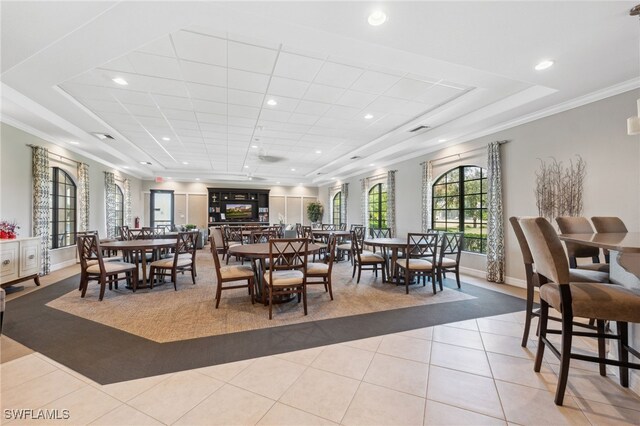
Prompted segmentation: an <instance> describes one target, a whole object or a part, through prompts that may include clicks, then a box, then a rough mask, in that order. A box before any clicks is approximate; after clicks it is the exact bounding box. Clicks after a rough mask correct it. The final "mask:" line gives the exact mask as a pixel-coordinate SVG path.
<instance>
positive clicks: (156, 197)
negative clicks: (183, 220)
mask: <svg viewBox="0 0 640 426" xmlns="http://www.w3.org/2000/svg"><path fill="white" fill-rule="evenodd" d="M173 206H174V199H173V191H169V190H164V189H152V190H151V202H150V203H149V207H150V210H151V211H150V212H149V220H150V222H151V223H150V225H151V227H152V228H156V227H164V228H166V229H167V230H168V231H171V230H173V225H174V223H175V222H174V217H173Z"/></svg>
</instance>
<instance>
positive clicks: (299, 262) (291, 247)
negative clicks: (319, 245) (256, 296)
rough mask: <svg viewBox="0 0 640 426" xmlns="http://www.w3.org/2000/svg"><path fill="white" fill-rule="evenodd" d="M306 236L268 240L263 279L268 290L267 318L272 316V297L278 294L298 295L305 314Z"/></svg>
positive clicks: (307, 241) (307, 243) (307, 244)
mask: <svg viewBox="0 0 640 426" xmlns="http://www.w3.org/2000/svg"><path fill="white" fill-rule="evenodd" d="M308 247H309V240H308V239H306V238H282V239H273V240H270V241H269V270H268V271H266V272H265V273H264V275H263V281H264V283H265V285H266V287H267V289H268V291H269V295H268V297H269V319H272V318H273V298H274V296H278V295H291V294H297V295H298V302H300V299H301V298H302V301H303V306H304V314H305V315H307V290H306V285H305V284H306V279H307V251H308Z"/></svg>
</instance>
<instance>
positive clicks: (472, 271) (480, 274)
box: [460, 266, 527, 288]
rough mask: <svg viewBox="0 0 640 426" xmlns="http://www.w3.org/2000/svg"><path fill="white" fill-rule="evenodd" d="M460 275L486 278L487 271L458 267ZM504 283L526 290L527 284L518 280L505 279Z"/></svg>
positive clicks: (512, 278)
mask: <svg viewBox="0 0 640 426" xmlns="http://www.w3.org/2000/svg"><path fill="white" fill-rule="evenodd" d="M460 273H463V274H466V275H471V276H472V277H476V278H482V279H486V278H487V271H484V270H482V269H472V268H466V267H464V266H460ZM504 283H505V284H507V285H510V286H513V287H519V288H527V282H526V281H525V280H522V279H520V278H514V277H505V280H504Z"/></svg>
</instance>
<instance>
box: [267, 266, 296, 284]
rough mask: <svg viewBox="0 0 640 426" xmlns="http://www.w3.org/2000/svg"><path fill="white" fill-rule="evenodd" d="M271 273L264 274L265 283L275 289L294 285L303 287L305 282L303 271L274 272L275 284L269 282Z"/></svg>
mask: <svg viewBox="0 0 640 426" xmlns="http://www.w3.org/2000/svg"><path fill="white" fill-rule="evenodd" d="M269 275H270V274H269V273H268V272H267V273H265V274H264V282H265V283H267V284H269V285H271V286H273V287H290V286H293V285H301V284H302V283H303V282H304V274H303V273H302V271H296V270H291V269H287V270H282V271H273V283H272V282H270V281H269Z"/></svg>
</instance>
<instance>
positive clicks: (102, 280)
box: [98, 275, 107, 300]
mask: <svg viewBox="0 0 640 426" xmlns="http://www.w3.org/2000/svg"><path fill="white" fill-rule="evenodd" d="M106 286H107V276H106V275H100V297H99V298H98V300H102V298H103V297H104V290H105V288H106Z"/></svg>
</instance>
